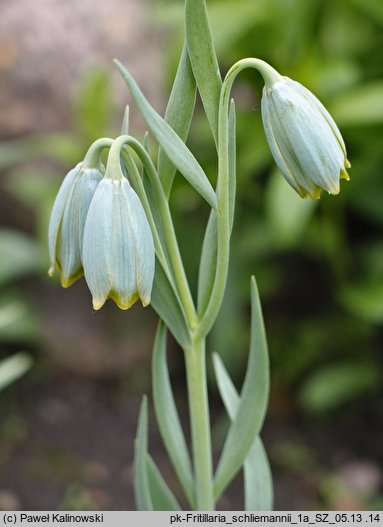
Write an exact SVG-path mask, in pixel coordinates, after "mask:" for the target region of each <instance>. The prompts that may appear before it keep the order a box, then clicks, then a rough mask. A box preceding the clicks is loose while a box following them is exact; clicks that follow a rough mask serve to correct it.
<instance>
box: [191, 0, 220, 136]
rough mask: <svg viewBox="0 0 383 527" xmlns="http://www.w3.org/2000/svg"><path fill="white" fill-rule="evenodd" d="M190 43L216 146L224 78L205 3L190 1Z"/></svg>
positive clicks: (192, 63) (193, 62) (196, 76)
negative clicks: (222, 79) (222, 78)
mask: <svg viewBox="0 0 383 527" xmlns="http://www.w3.org/2000/svg"><path fill="white" fill-rule="evenodd" d="M185 24H186V26H185V27H186V41H187V46H188V51H189V57H190V62H191V65H192V68H193V73H194V77H195V79H196V81H197V86H198V90H199V93H200V95H201V99H202V103H203V106H204V108H205V112H206V115H207V118H208V120H209V124H210V127H211V130H212V132H213V136H214V139H215V142H216V144H217V139H218V107H219V98H220V94H221V87H222V81H221V74H220V71H219V65H218V60H217V56H216V53H215V49H214V44H213V39H212V35H211V31H210V26H209V20H208V15H207V10H206V4H205V0H186V4H185Z"/></svg>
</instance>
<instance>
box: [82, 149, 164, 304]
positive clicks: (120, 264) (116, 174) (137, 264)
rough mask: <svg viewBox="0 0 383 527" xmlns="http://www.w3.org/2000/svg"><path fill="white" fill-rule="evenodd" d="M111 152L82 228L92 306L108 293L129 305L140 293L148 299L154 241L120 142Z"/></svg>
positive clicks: (85, 265)
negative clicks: (126, 174)
mask: <svg viewBox="0 0 383 527" xmlns="http://www.w3.org/2000/svg"><path fill="white" fill-rule="evenodd" d="M114 145H116V147H117V152H116V151H115V149H114V147H113V146H112V148H111V150H110V152H109V159H108V164H107V168H106V172H105V176H104V178H103V179H102V181H101V182H100V183H99V185H98V187H97V189H96V191H95V193H94V196H93V199H92V202H91V204H90V207H89V211H88V215H87V218H86V223H85V229H84V242H83V265H84V274H85V279H86V282H87V284H88V287H89V289H90V291H91V293H92V297H93V307H94V309H100V308H101V307H102V306H103V305H104V303H105V301H106V300H107V299H108V298H111V299H112V300H114V301H115V302H116V304H117V305H118V307H120V308H121V309H128V308H129V307H131V306H132V305H133V304H134V303H135V302H136V301H137V300H138V299H139V298H140V299H141V301H142V304H143V305H144V306H146V305H148V304H149V303H150V294H151V290H152V285H153V277H154V260H155V258H154V256H155V254H154V243H153V237H152V233H151V230H150V227H149V223H148V220H147V218H146V215H145V212H144V209H143V206H142V204H141V201H140V200H139V198H138V196H137V194H136V193H135V191H134V190H133V189H132V187H131V186H130V184H129V182H128V180H127V179H126V178H125V177H124V175H123V174H122V171H121V165H120V150H121V145H120V144H119V143H117V141H116V142H115V143H114Z"/></svg>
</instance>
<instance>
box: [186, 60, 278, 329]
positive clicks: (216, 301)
mask: <svg viewBox="0 0 383 527" xmlns="http://www.w3.org/2000/svg"><path fill="white" fill-rule="evenodd" d="M245 68H254V69H256V70H258V71H259V72H260V73H261V75H262V76H263V78H264V80H265V83H266V84H270V83H272V82H275V80H276V79H278V78H280V77H281V76H280V75H279V73H278V72H277V71H276V70H275V69H274V68H272V67H271V66H270V65H269V64H267V62H264V61H263V60H260V59H255V58H247V59H242V60H240V61H238V62H236V63H235V64H234V65H233V66H232V67H231V68H230V70H229V71H228V73H227V75H226V77H225V80H224V81H223V84H222V90H221V95H220V100H219V113H218V180H217V201H218V212H217V267H216V272H215V276H214V283H213V287H212V291H211V296H210V299H209V303H208V305H207V307H206V310H205V312H204V314H203V315H202V318H201V322H200V324H199V325H198V328H197V330H196V335H197V336H198V337H199V338H204V337H206V335H207V334H208V333H209V331H210V330H211V328H212V326H213V324H214V322H215V320H216V318H217V316H218V312H219V309H220V307H221V304H222V300H223V296H224V293H225V288H226V281H227V274H228V269H229V256H230V233H231V224H230V214H229V185H230V182H229V176H230V170H229V167H230V165H229V163H230V159H229V153H228V150H229V147H228V144H229V105H230V94H231V88H232V86H233V83H234V80H235V79H236V77H237V75H238V74H239V73H240V72H241V71H242V70H244V69H245ZM233 177H235V174H233Z"/></svg>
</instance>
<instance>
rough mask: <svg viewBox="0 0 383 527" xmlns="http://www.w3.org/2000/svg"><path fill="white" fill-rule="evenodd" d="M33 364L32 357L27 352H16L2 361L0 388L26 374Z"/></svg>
mask: <svg viewBox="0 0 383 527" xmlns="http://www.w3.org/2000/svg"><path fill="white" fill-rule="evenodd" d="M31 366H32V359H31V358H30V356H29V355H27V354H26V353H23V352H20V353H15V354H14V355H12V356H11V357H7V358H6V359H3V360H2V361H1V362H0V390H3V389H4V388H6V387H7V386H8V385H9V384H12V383H13V382H14V381H16V380H17V379H18V378H19V377H21V376H22V375H24V373H26V372H27V371H28V370H29V369H30V367H31Z"/></svg>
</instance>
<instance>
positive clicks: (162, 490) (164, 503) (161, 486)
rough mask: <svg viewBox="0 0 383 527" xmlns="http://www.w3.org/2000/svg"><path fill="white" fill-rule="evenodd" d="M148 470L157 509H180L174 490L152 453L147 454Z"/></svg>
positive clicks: (154, 504)
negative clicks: (170, 487)
mask: <svg viewBox="0 0 383 527" xmlns="http://www.w3.org/2000/svg"><path fill="white" fill-rule="evenodd" d="M146 470H147V473H148V479H149V487H150V494H151V496H152V500H153V509H154V510H155V511H179V510H180V506H179V504H178V501H177V500H176V498H175V496H174V494H173V492H172V491H171V490H170V489H169V487H168V485H167V484H166V481H165V480H164V478H163V477H162V475H161V472H160V471H159V470H158V467H157V465H156V464H155V462H154V461H153V459H152V458H151V456H150V454H147V455H146Z"/></svg>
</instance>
